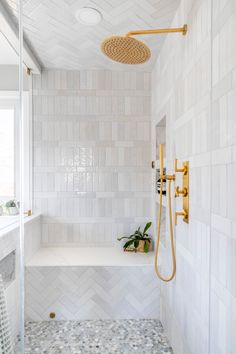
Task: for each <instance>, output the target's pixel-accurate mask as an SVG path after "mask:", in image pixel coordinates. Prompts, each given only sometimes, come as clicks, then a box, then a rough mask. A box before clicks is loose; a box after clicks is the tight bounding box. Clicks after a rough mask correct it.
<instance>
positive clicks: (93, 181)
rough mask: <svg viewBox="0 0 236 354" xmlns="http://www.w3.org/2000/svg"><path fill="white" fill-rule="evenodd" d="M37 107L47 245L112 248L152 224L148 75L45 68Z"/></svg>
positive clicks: (39, 201) (36, 84) (38, 178)
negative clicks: (117, 240) (144, 226)
mask: <svg viewBox="0 0 236 354" xmlns="http://www.w3.org/2000/svg"><path fill="white" fill-rule="evenodd" d="M33 106H34V108H33V109H34V114H33V116H34V118H33V119H34V188H33V190H34V191H33V192H34V202H35V207H36V209H38V210H40V211H41V212H42V214H43V218H42V222H43V224H42V235H43V236H42V244H43V245H44V246H52V245H53V246H65V245H66V246H69V245H75V246H81V245H86V246H88V245H91V246H104V245H110V246H111V245H114V244H115V240H116V237H117V236H119V235H122V234H123V233H128V232H131V231H133V229H134V228H135V227H137V226H138V225H140V224H141V225H143V224H144V223H145V222H147V221H148V220H150V219H151V203H150V198H151V166H150V147H151V140H150V74H149V73H145V72H142V73H141V72H140V73H135V72H117V71H109V70H105V71H102V70H94V71H93V70H89V71H63V70H45V71H43V72H42V75H41V76H34V77H33Z"/></svg>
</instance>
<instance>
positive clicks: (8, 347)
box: [0, 274, 13, 354]
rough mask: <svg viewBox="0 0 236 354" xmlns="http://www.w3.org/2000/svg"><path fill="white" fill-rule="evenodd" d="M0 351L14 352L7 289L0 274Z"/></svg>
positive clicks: (6, 353)
mask: <svg viewBox="0 0 236 354" xmlns="http://www.w3.org/2000/svg"><path fill="white" fill-rule="evenodd" d="M0 353H2V354H13V347H12V336H11V331H10V326H9V319H8V314H7V306H6V299H5V290H4V286H3V281H2V276H1V274H0Z"/></svg>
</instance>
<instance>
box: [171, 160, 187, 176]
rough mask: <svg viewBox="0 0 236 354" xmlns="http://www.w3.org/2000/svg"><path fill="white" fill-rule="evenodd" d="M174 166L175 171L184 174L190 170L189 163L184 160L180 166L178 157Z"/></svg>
mask: <svg viewBox="0 0 236 354" xmlns="http://www.w3.org/2000/svg"><path fill="white" fill-rule="evenodd" d="M174 167H175V172H182V173H183V174H184V175H186V174H187V172H188V165H187V164H186V163H185V162H183V164H182V168H178V160H177V159H175V164H174Z"/></svg>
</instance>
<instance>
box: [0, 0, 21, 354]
mask: <svg viewBox="0 0 236 354" xmlns="http://www.w3.org/2000/svg"><path fill="white" fill-rule="evenodd" d="M20 53H21V49H20V41H19V2H18V1H15V2H14V1H9V0H3V1H1V2H0V78H1V79H0V171H1V173H0V353H4V354H12V353H23V346H22V342H21V339H22V327H21V323H22V316H23V307H22V306H23V302H22V300H23V296H22V291H21V289H22V280H23V278H22V256H23V254H22V242H21V241H22V228H24V227H23V226H22V225H21V226H20V224H21V223H20V219H21V216H20V210H21V209H22V197H21V181H22V177H21V139H20V131H21V126H22V121H21V104H20V102H21V101H20V98H21V93H20V86H21V85H20V79H19V73H20V70H19V69H20V67H21V58H20Z"/></svg>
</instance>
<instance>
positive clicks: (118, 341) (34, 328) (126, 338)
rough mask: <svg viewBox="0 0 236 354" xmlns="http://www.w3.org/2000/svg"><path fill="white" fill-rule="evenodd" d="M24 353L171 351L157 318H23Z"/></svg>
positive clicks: (161, 353) (142, 353)
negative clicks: (24, 325) (40, 319)
mask: <svg viewBox="0 0 236 354" xmlns="http://www.w3.org/2000/svg"><path fill="white" fill-rule="evenodd" d="M25 335H26V339H25V354H37V353H39V354H134V353H136V354H173V351H172V349H171V347H170V345H169V343H168V340H167V338H166V336H165V334H164V330H163V327H162V325H161V322H160V321H158V320H93V321H82V322H78V321H52V322H27V323H26V327H25Z"/></svg>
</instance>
